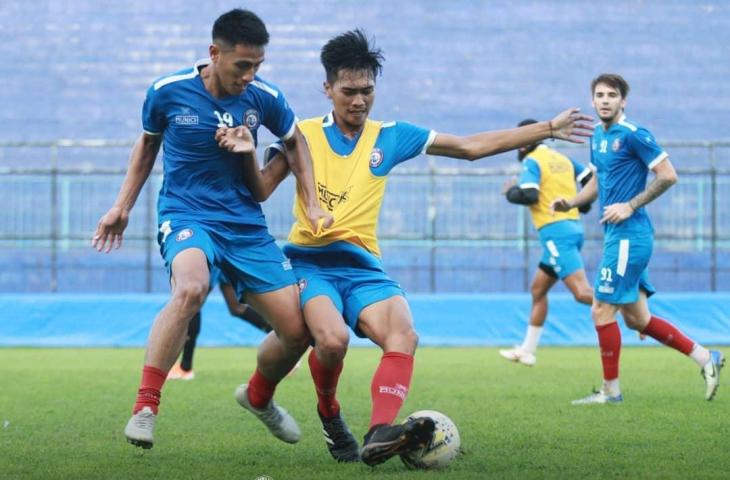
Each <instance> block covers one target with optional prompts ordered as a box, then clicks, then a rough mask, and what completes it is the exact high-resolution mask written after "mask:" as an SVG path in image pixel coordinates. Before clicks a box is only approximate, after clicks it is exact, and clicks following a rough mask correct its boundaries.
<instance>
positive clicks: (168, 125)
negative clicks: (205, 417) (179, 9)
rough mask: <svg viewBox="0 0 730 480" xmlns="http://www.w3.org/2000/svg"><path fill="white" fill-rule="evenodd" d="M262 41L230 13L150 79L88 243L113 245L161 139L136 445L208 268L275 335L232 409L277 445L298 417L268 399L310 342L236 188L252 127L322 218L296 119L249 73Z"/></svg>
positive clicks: (280, 266)
mask: <svg viewBox="0 0 730 480" xmlns="http://www.w3.org/2000/svg"><path fill="white" fill-rule="evenodd" d="M268 42H269V33H268V31H267V30H266V25H264V23H263V22H262V21H261V19H260V18H259V17H258V16H257V15H256V14H254V13H253V12H251V11H248V10H242V9H234V10H231V11H229V12H226V13H224V14H223V15H221V16H220V17H218V18H217V19H216V21H215V23H214V25H213V30H212V43H211V44H210V45H209V47H208V53H209V58H207V59H204V60H200V61H198V62H196V64H195V65H193V66H192V67H189V68H186V69H184V70H182V71H179V72H176V73H173V74H171V75H166V76H164V77H162V78H160V79H159V80H157V81H155V82H154V83H153V84H152V86H151V87H150V88H149V89H148V90H147V96H146V99H145V102H144V107H143V112H142V124H143V129H144V132H143V133H142V135H140V138H139V139H138V141H137V142H136V143H135V145H134V147H133V149H132V152H131V155H130V159H129V167H128V169H127V174H126V176H125V178H124V181H123V183H122V186H121V188H120V191H119V193H118V195H117V198H116V200H115V202H114V205H113V206H112V208H110V209H109V211H108V212H107V213H106V214H105V215H104V216H103V217H102V218H101V219H100V220H99V224H98V226H97V230H96V232H95V234H94V236H93V238H92V246H94V247H95V248H97V249H98V250H99V251H101V250H106V252H109V251H110V250H111V248H112V247H116V248H119V246H120V245H121V242H122V236H123V233H124V230H125V228H126V226H127V223H128V219H129V213H130V211H131V209H132V207H133V206H134V204H135V201H136V200H137V197H138V196H139V193H140V190H141V189H142V186H143V185H144V183H145V182H146V181H147V178H148V177H149V175H150V172H151V171H152V167H153V165H154V162H155V158H156V157H157V153H158V152H159V150H160V146H161V145H163V144H164V148H163V162H164V168H163V170H164V176H163V184H162V188H161V189H160V193H159V200H158V206H157V208H158V217H159V219H158V221H159V235H158V240H159V244H160V250H161V254H162V256H163V258H164V259H165V266H166V268H167V271H168V273H169V275H170V285H171V293H170V300H169V301H168V302H167V304H166V305H165V306H164V308H163V309H162V311H161V312H160V313H159V314H158V315H157V317H156V318H155V321H154V323H153V325H152V328H151V330H150V335H149V338H148V341H147V348H146V351H145V359H144V366H143V368H142V378H141V381H140V385H139V389H138V390H137V398H136V402H135V404H134V407H133V409H132V416H131V418H130V419H129V421H128V422H127V426H126V428H125V430H124V434H125V436H126V438H127V441H128V442H129V443H131V444H133V445H135V446H139V447H142V448H152V446H153V444H154V439H153V432H154V427H155V422H156V419H157V414H158V407H159V404H160V397H161V391H162V388H163V385H164V383H165V380H166V379H167V372H168V371H169V370H170V368H171V367H172V366H173V365H174V364H175V361H176V359H177V356H178V355H179V354H180V351H181V349H182V346H183V344H184V343H185V337H186V332H187V329H188V323H189V322H190V319H192V318H193V316H195V314H196V313H198V312H199V311H200V309H201V307H202V306H203V303H204V301H205V299H206V297H207V295H208V291H209V290H210V288H209V285H210V270H209V265H211V266H213V267H216V268H219V269H220V270H222V271H223V273H224V274H225V276H226V278H228V279H229V280H230V281H231V282H232V284H233V285H235V288H236V291H237V294H238V295H243V294H244V292H245V295H246V303H249V304H251V305H253V306H254V308H256V310H257V311H258V312H260V313H261V314H262V315H263V316H264V317H265V318H266V319H267V321H268V322H269V323H270V324H271V325H272V327H274V330H275V331H276V334H270V335H267V336H266V338H265V339H264V341H263V342H262V343H261V345H260V347H259V351H258V356H257V364H256V370H255V372H254V374H253V375H252V377H251V378H250V380H249V382H248V383H247V384H243V385H241V386H240V387H239V388H238V389H236V393H235V395H236V400H237V402H238V403H239V404H240V405H241V406H242V407H243V408H245V409H246V410H249V411H250V412H251V413H252V414H254V415H255V416H256V417H257V418H258V419H259V420H260V421H261V422H263V423H264V424H265V425H266V427H267V428H268V429H269V431H271V432H272V434H274V435H275V436H276V437H277V438H279V439H280V440H282V441H285V442H289V443H294V442H297V441H298V440H299V437H300V430H299V426H298V425H297V423H296V421H295V420H294V418H293V417H292V416H291V415H289V414H288V412H286V410H284V409H282V408H281V407H279V406H278V405H276V403H275V402H274V401H273V396H274V391H275V389H276V386H277V385H278V383H279V382H280V381H281V380H282V379H283V378H284V377H285V376H286V375H287V373H288V372H289V371H290V370H291V369H292V367H293V366H294V365H295V364H296V362H297V361H298V360H299V358H300V357H301V355H302V354H303V353H304V352H305V351H306V349H307V347H308V346H309V341H310V337H309V333H308V331H307V328H306V326H305V324H304V320H303V318H302V312H301V310H300V308H299V292H298V291H297V288H296V278H295V276H294V274H293V271H292V268H291V264H290V262H289V260H288V259H287V258H286V257H285V256H284V254H283V253H282V252H281V249H280V248H279V247H278V245H277V244H276V242H275V241H274V238H273V237H272V236H271V234H270V233H269V231H268V229H267V225H266V219H265V217H264V214H263V212H262V211H261V206H260V205H259V203H258V201H257V197H256V195H255V193H252V192H251V191H250V190H249V189H248V187H247V186H246V184H245V183H244V178H243V177H244V175H243V173H242V169H243V168H244V165H242V163H243V162H245V160H246V159H249V160H250V159H253V161H254V162H255V148H253V147H255V144H256V139H257V135H258V133H257V132H258V128H259V127H261V126H265V127H266V128H267V129H268V130H269V131H271V133H272V134H274V135H275V136H277V137H279V138H280V139H281V140H282V141H283V142H284V143H285V144H286V147H287V152H288V153H289V154H290V155H289V156H287V158H288V159H289V160H290V161H291V162H292V163H291V165H290V167H291V169H292V171H293V173H294V174H295V176H296V177H297V185H298V187H299V189H300V190H299V191H300V193H301V194H302V195H303V196H304V197H305V210H306V214H305V215H306V217H307V221H308V222H310V223H311V224H312V225H313V226H314V228H316V227H317V226H318V224H319V223H320V220H321V221H322V223H321V224H323V225H325V226H326V225H328V224H329V222H331V216H330V215H329V214H327V213H325V212H324V211H323V210H322V208H321V207H320V206H319V203H318V202H317V196H316V192H315V189H314V182H313V176H312V171H311V159H310V157H309V151H308V150H307V148H306V146H305V145H304V143H303V142H304V140H303V139H302V137H301V133H300V132H299V130H298V128H297V125H296V116H295V115H294V112H293V111H292V109H291V107H290V106H289V104H288V102H287V101H286V98H285V97H284V94H283V92H281V91H280V90H279V89H278V88H277V87H276V86H275V85H273V84H271V83H268V82H266V81H265V80H263V79H262V78H261V77H259V76H258V75H257V72H258V70H259V68H260V66H261V65H262V63H263V61H264V58H265V46H266V45H267V44H268ZM244 123H245V124H246V125H247V126H248V128H249V129H250V130H251V132H250V133H251V134H252V137H253V142H252V148H250V149H249V150H247V151H245V152H239V153H231V152H229V151H227V150H226V149H225V148H224V147H223V145H220V144H219V142H218V140H217V139H216V133H217V132H218V130H219V129H221V128H227V127H235V126H238V125H242V124H244ZM222 147H223V148H222Z"/></svg>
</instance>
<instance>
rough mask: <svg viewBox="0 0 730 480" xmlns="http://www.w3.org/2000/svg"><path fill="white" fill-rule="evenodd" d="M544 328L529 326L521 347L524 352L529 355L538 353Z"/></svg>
mask: <svg viewBox="0 0 730 480" xmlns="http://www.w3.org/2000/svg"><path fill="white" fill-rule="evenodd" d="M542 328H543V327H535V326H533V325H528V326H527V333H526V334H525V340H524V341H523V342H522V347H521V348H522V350H523V351H525V352H528V353H535V352H536V351H537V344H538V343H540V335H542Z"/></svg>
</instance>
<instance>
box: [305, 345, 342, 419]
mask: <svg viewBox="0 0 730 480" xmlns="http://www.w3.org/2000/svg"><path fill="white" fill-rule="evenodd" d="M343 366H344V363H343V362H342V361H340V363H339V364H338V365H337V366H336V367H335V368H328V367H325V366H324V365H322V363H321V362H320V361H319V359H318V358H317V354H316V353H315V352H314V349H312V351H311V352H309V371H310V372H311V373H312V380H314V389H315V390H316V391H317V399H318V400H319V403H318V404H317V408H318V409H319V413H320V414H322V416H323V417H329V418H331V417H334V416H336V415H337V414H339V413H340V403H339V402H338V401H337V399H336V398H335V393H336V392H337V382H338V380H339V379H340V373H341V372H342V367H343Z"/></svg>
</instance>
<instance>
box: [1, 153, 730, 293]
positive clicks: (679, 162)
mask: <svg viewBox="0 0 730 480" xmlns="http://www.w3.org/2000/svg"><path fill="white" fill-rule="evenodd" d="M131 145H132V142H130V141H114V140H103V139H101V140H58V141H48V142H23V141H20V142H0V192H2V196H3V197H4V200H5V209H3V210H2V211H0V246H2V247H3V248H2V249H1V251H2V252H4V253H0V266H2V267H3V273H0V292H1V291H51V292H54V291H59V290H62V291H73V290H81V291H96V289H98V288H100V286H99V285H100V282H106V284H105V285H106V286H105V287H104V288H105V289H106V290H115V291H116V290H120V291H146V292H150V291H160V290H162V289H165V288H166V277H165V275H164V270H163V269H161V268H160V265H161V262H160V260H159V255H158V254H157V253H156V250H157V245H156V230H157V228H156V222H157V219H156V209H155V204H156V198H157V191H158V190H159V187H160V184H161V180H162V171H161V168H160V165H161V162H159V161H158V163H157V166H156V167H155V170H154V171H153V175H152V178H151V181H149V182H148V183H147V184H146V185H145V187H144V190H143V192H142V194H141V195H140V198H139V200H138V202H137V205H136V206H135V211H134V212H133V214H132V217H131V219H130V225H129V227H128V230H127V233H126V235H125V241H126V242H127V245H128V246H127V249H129V251H128V253H127V254H121V256H118V257H117V258H118V260H116V261H107V263H106V264H105V263H104V262H103V261H102V262H100V261H99V260H98V257H94V256H93V255H92V253H93V252H91V249H90V248H88V244H89V239H90V236H91V233H92V232H93V230H94V228H95V226H96V223H97V221H98V219H99V217H100V216H101V215H102V214H103V213H104V212H105V211H106V209H107V208H108V207H109V206H111V204H112V203H113V201H114V198H115V197H116V194H117V191H118V188H119V185H120V184H121V181H122V178H123V176H124V173H125V171H126V168H125V167H124V165H123V160H121V159H124V158H126V156H127V154H128V151H129V148H130V147H131ZM662 145H664V146H665V147H666V148H667V150H669V151H670V154H671V155H672V159H673V162H674V163H675V165H676V166H677V167H678V171H679V173H680V177H681V181H680V183H679V184H678V185H677V186H676V187H675V188H673V189H672V190H670V191H669V192H668V193H667V198H662V200H661V201H660V202H657V203H656V204H654V205H650V210H651V215H652V218H653V219H654V223H655V226H656V229H657V250H658V252H659V260H658V262H657V263H658V269H659V270H664V271H665V272H666V273H667V279H666V282H667V283H669V284H672V285H674V286H676V287H677V288H678V289H682V290H687V289H690V290H691V289H692V288H693V287H694V288H696V289H702V290H710V291H717V290H730V218H728V215H727V213H728V210H727V208H726V207H725V206H726V205H730V188H729V187H730V142H719V141H696V142H690V141H665V142H663V143H662ZM559 148H561V149H565V150H566V151H567V152H568V153H569V154H571V155H573V156H575V157H576V158H577V159H578V160H581V161H584V162H586V161H587V158H586V152H587V151H586V149H585V147H573V146H571V145H568V144H565V145H563V144H561V145H559ZM495 163H496V164H497V165H499V166H496V167H481V166H480V164H474V165H467V166H463V164H461V165H460V164H457V163H455V162H442V161H441V160H439V161H438V162H437V161H436V160H435V159H434V158H432V157H424V158H422V159H419V160H418V161H414V162H411V163H409V164H406V165H404V166H401V167H399V168H396V169H395V170H394V171H393V173H392V175H391V179H390V185H389V192H388V194H387V195H386V199H385V202H384V206H383V211H382V212H381V221H380V225H379V236H380V239H381V244H382V246H383V251H384V261H385V263H386V267H387V268H388V269H389V270H390V271H391V273H393V276H394V277H396V278H399V279H400V280H401V281H402V282H403V283H405V284H406V285H407V286H408V287H409V289H410V290H411V291H422V292H442V291H451V292H455V291H482V290H484V289H483V288H482V287H483V286H484V276H485V272H491V273H492V274H493V275H492V282H491V283H493V284H492V285H491V286H490V287H489V288H487V290H489V289H491V290H493V291H524V290H526V289H527V286H528V284H529V278H530V277H529V275H530V273H531V271H532V267H533V266H534V265H535V264H536V263H537V261H538V260H539V248H538V247H539V246H538V244H537V241H536V236H535V234H534V232H533V231H532V230H533V229H532V227H531V226H530V225H529V216H528V215H527V213H526V209H524V208H517V207H515V206H511V205H508V204H507V203H506V202H505V200H504V199H503V198H502V196H501V195H500V194H499V192H500V190H501V186H502V183H503V182H504V181H505V179H506V178H508V177H509V176H514V175H516V174H518V172H519V168H518V165H517V163H516V162H514V161H510V162H509V163H507V162H500V161H497V162H495ZM495 163H493V162H490V165H491V164H495ZM481 165H484V163H482V164H481ZM293 188H294V187H293V180H292V179H291V178H289V179H287V181H286V182H285V183H284V184H283V185H282V187H281V188H280V189H279V190H278V191H277V193H276V194H275V195H274V196H273V197H272V199H271V200H269V201H268V202H266V203H265V204H264V205H263V208H264V211H265V213H266V215H267V219H268V222H269V226H270V230H271V232H272V234H273V235H274V236H275V237H276V238H277V239H279V240H283V239H285V237H286V234H287V233H288V230H289V227H290V225H291V199H292V196H293ZM596 210H597V209H594V210H593V211H592V212H591V213H590V214H589V215H588V217H587V218H586V219H585V221H584V225H585V229H586V248H585V250H584V253H585V256H586V257H587V258H586V264H587V265H590V264H591V259H595V258H597V256H598V255H599V254H600V239H601V230H600V227H599V226H598V223H597V221H596V219H597V212H596ZM130 247H131V248H130ZM656 256H657V253H656V252H655V257H656ZM92 269H93V270H96V271H106V276H103V275H102V276H99V275H86V276H83V275H77V273H78V272H80V271H86V270H92ZM588 270H589V272H590V270H591V268H590V267H589V268H588ZM131 271H135V272H136V273H140V272H141V276H140V275H136V276H135V275H131V276H130V280H128V282H131V283H133V284H134V285H131V283H130V284H125V283H124V281H123V280H119V279H114V278H113V277H114V276H117V277H122V276H123V275H121V274H120V272H121V273H122V274H124V273H129V272H131ZM688 271H689V272H690V273H691V272H704V273H702V274H701V276H702V280H701V281H698V280H697V278H698V275H700V273H696V274H695V273H692V274H688V273H687V272H688ZM74 272H76V273H74ZM18 281H20V282H21V283H23V282H25V286H24V287H17V286H11V285H17V282H18ZM74 282H77V284H76V285H74V284H73V283H74ZM500 285H501V286H500ZM480 289H481V290H480Z"/></svg>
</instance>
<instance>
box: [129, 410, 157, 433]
mask: <svg viewBox="0 0 730 480" xmlns="http://www.w3.org/2000/svg"><path fill="white" fill-rule="evenodd" d="M134 423H136V424H137V426H138V427H142V428H145V429H147V430H151V429H152V428H153V427H154V426H155V425H154V424H155V414H154V413H148V412H141V413H139V414H137V415H136V416H135V420H134Z"/></svg>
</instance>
